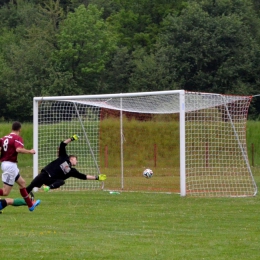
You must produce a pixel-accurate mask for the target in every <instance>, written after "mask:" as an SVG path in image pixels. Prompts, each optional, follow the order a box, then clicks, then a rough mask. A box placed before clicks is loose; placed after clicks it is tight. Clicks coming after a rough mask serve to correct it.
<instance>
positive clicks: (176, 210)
mask: <svg viewBox="0 0 260 260" xmlns="http://www.w3.org/2000/svg"><path fill="white" fill-rule="evenodd" d="M7 127H8V128H7V129H9V126H7ZM27 127H28V129H27ZM23 129H24V131H23V137H24V139H25V140H27V141H26V144H27V148H31V147H32V142H31V139H32V135H31V134H30V132H29V131H32V130H31V129H32V127H31V125H30V124H28V125H26V124H25V125H24V128H23ZM0 130H1V131H3V132H7V131H9V130H6V129H4V128H3V127H1V129H0ZM258 130H260V124H259V122H258V123H255V122H249V128H248V135H247V136H248V140H249V141H248V147H249V148H250V145H251V143H254V145H255V149H256V150H255V151H254V152H255V156H254V164H255V167H252V171H253V174H254V177H255V180H256V182H257V185H258V187H259V185H260V167H259V165H260V156H259V154H260V141H259V140H260V138H259V131H258ZM26 135H28V136H26ZM28 140H29V141H28ZM248 153H249V160H250V163H251V158H252V154H251V152H250V149H249V152H248ZM19 156H20V157H19V158H20V159H19V160H20V161H19V168H20V170H21V173H22V176H23V177H25V178H26V181H27V183H28V182H29V181H30V180H31V178H32V157H31V156H29V155H19ZM110 176H113V175H111V172H110ZM176 176H177V175H176ZM140 178H141V177H140ZM162 178H163V177H162ZM162 178H161V179H160V178H158V177H156V176H154V177H153V178H152V179H151V180H148V181H151V182H154V181H155V180H157V179H158V181H160V180H162ZM176 178H177V177H176ZM111 179H112V178H111ZM111 181H112V180H109V179H108V180H107V184H109V182H111ZM143 181H147V180H146V179H144V178H143ZM147 183H148V182H147ZM169 185H171V183H169ZM159 186H160V185H159ZM19 196H20V195H19V192H18V188H17V185H16V186H15V188H14V190H13V191H12V192H11V194H10V195H9V197H12V198H14V197H19ZM36 196H37V198H38V199H41V200H42V202H41V205H40V206H39V207H38V208H37V209H36V210H35V212H29V211H28V209H27V208H26V207H11V206H9V207H7V208H6V209H5V210H4V212H3V214H0V234H1V238H2V240H1V246H0V259H1V260H7V259H8V260H9V259H12V260H13V259H26V260H28V259H30V260H34V259H50V260H59V259H67V260H72V259H75V260H83V259H87V260H90V259H91V260H101V259H105V260H110V259H111V260H132V259H135V260H146V259H147V260H148V259H149V260H179V259H180V260H202V259H205V260H206V259H207V260H232V259H234V260H243V259H245V260H251V259H255V260H258V259H259V258H260V257H259V248H260V227H259V224H260V220H259V206H260V198H259V195H258V194H257V196H255V197H248V198H194V197H192V198H191V197H185V198H183V197H180V195H179V194H175V193H155V192H154V193H152V192H150V193H149V192H148V193H143V192H121V193H120V194H118V195H112V194H110V193H109V192H108V191H77V192H65V191H63V192H61V191H56V192H49V193H43V192H38V193H36Z"/></svg>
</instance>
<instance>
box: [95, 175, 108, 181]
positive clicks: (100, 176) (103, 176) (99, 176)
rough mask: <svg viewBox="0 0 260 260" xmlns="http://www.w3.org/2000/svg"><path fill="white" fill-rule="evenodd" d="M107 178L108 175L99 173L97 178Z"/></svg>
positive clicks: (102, 179)
mask: <svg viewBox="0 0 260 260" xmlns="http://www.w3.org/2000/svg"><path fill="white" fill-rule="evenodd" d="M106 178H107V176H106V175H105V174H99V175H98V176H97V180H99V181H104V180H106Z"/></svg>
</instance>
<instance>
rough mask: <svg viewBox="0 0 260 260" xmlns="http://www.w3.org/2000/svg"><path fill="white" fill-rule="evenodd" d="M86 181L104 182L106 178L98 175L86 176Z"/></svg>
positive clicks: (103, 175)
mask: <svg viewBox="0 0 260 260" xmlns="http://www.w3.org/2000/svg"><path fill="white" fill-rule="evenodd" d="M86 179H87V180H98V181H104V180H106V179H107V176H106V175H105V174H99V175H97V176H95V175H86Z"/></svg>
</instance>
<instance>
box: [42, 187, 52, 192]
mask: <svg viewBox="0 0 260 260" xmlns="http://www.w3.org/2000/svg"><path fill="white" fill-rule="evenodd" d="M42 188H43V190H44V191H46V192H47V191H49V190H50V187H49V186H45V185H43V186H42Z"/></svg>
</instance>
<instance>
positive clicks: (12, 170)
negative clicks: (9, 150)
mask: <svg viewBox="0 0 260 260" xmlns="http://www.w3.org/2000/svg"><path fill="white" fill-rule="evenodd" d="M1 168H2V171H3V174H2V181H3V183H4V184H7V185H9V186H13V185H14V183H15V180H16V178H17V176H18V175H19V169H18V167H17V163H13V162H2V164H1Z"/></svg>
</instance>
